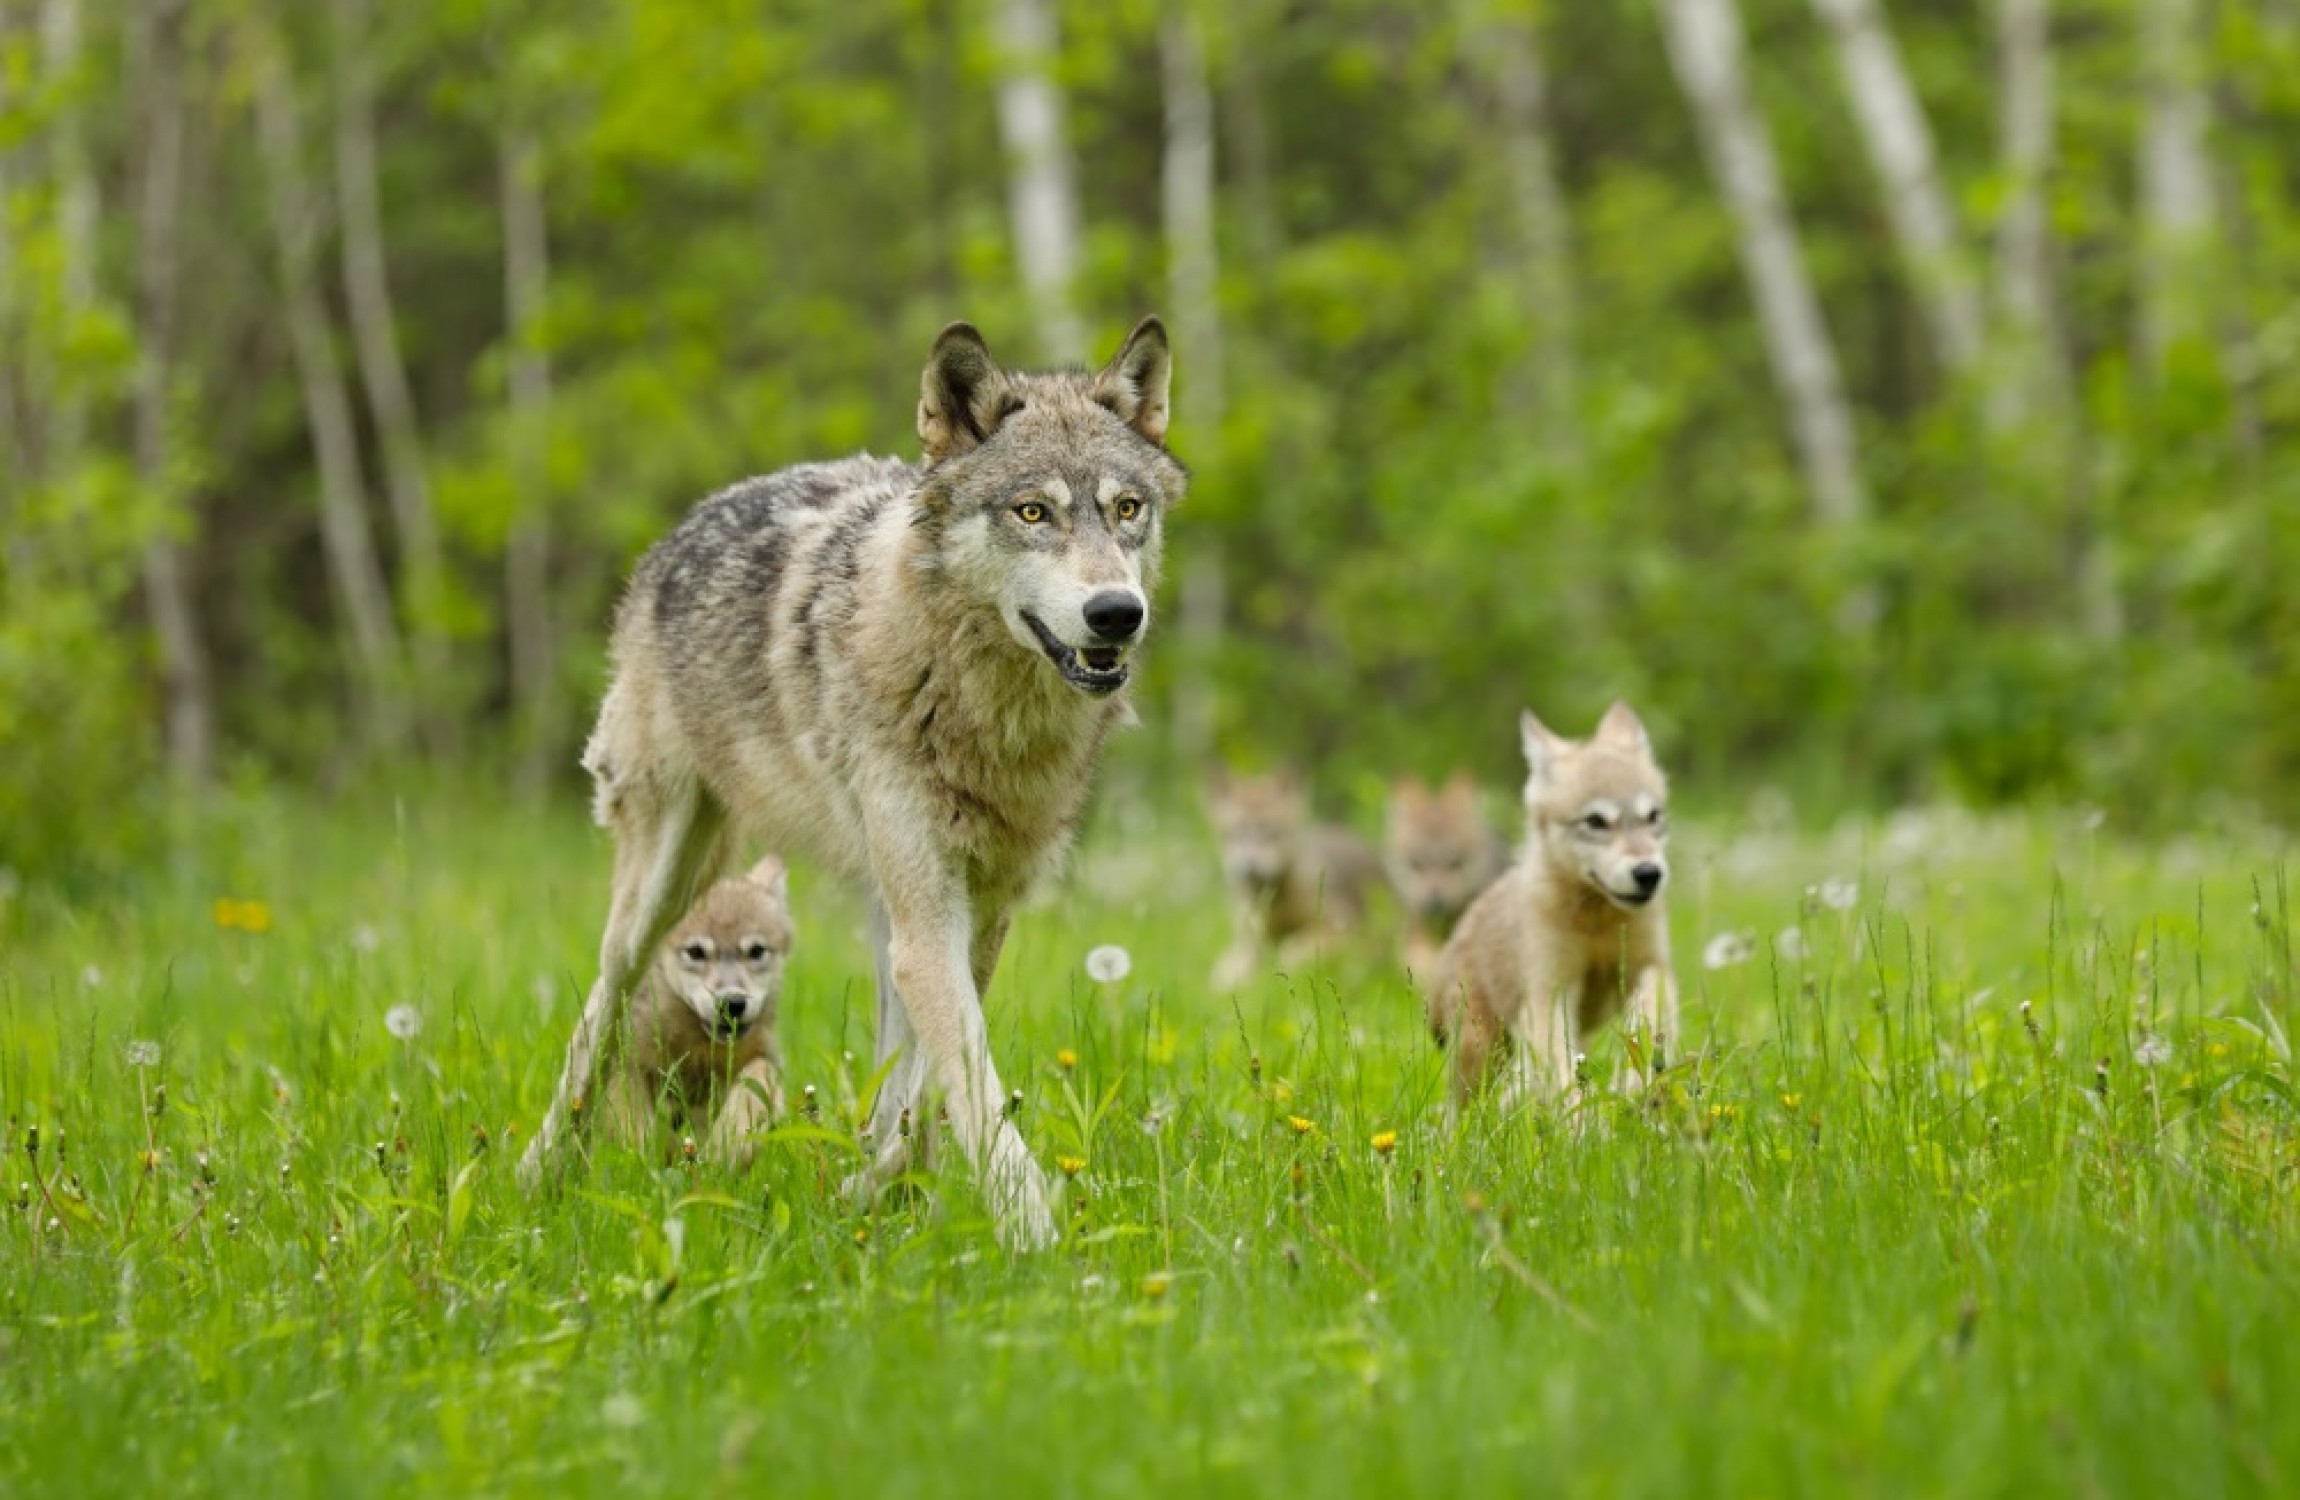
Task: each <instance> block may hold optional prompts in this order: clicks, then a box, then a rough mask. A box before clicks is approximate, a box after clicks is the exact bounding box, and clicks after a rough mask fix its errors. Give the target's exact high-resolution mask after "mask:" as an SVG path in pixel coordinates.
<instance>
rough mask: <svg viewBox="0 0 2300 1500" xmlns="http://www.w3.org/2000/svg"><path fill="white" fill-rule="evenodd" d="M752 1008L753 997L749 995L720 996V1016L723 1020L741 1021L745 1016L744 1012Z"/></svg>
mask: <svg viewBox="0 0 2300 1500" xmlns="http://www.w3.org/2000/svg"><path fill="white" fill-rule="evenodd" d="M750 1008H751V997H750V996H748V995H721V996H720V997H719V1016H720V1019H722V1020H727V1021H740V1020H741V1019H742V1018H743V1012H744V1011H746V1010H749V1009H750Z"/></svg>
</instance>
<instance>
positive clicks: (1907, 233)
mask: <svg viewBox="0 0 2300 1500" xmlns="http://www.w3.org/2000/svg"><path fill="white" fill-rule="evenodd" d="M1813 8H1814V9H1815V10H1817V11H1819V12H1820V13H1821V18H1822V19H1823V20H1824V21H1826V22H1827V23H1828V25H1829V30H1830V32H1831V34H1832V35H1833V36H1834V38H1835V40H1836V44H1837V65H1838V68H1839V70H1840V71H1841V72H1842V73H1843V74H1844V78H1845V92H1846V94H1847V96H1848V97H1849V98H1850V100H1851V102H1852V106H1853V117H1854V118H1855V119H1856V120H1857V121H1859V123H1860V130H1861V140H1862V143H1863V145H1865V146H1866V147H1867V149H1868V153H1869V161H1870V163H1871V165H1872V166H1874V167H1875V169H1876V173H1877V176H1878V178H1879V180H1880V181H1881V182H1882V184H1883V187H1884V195H1885V214H1886V218H1887V219H1888V221H1889V222H1890V223H1891V224H1892V229H1893V240H1894V243H1895V245H1896V246H1897V247H1898V249H1899V251H1900V256H1901V261H1902V264H1903V266H1904V267H1905V269H1906V272H1907V275H1908V277H1909V284H1910V286H1911V287H1912V289H1913V290H1914V291H1915V294H1916V298H1917V306H1918V307H1919V309H1920V310H1921V311H1922V313H1923V315H1924V320H1925V327H1926V331H1927V333H1928V334H1929V335H1930V338H1931V342H1932V346H1933V352H1934V354H1935V355H1936V356H1937V357H1938V358H1939V360H1940V362H1941V365H1942V367H1943V368H1944V369H1946V370H1947V371H1948V372H1949V373H1950V374H1951V375H1952V376H1961V375H1963V374H1964V373H1965V372H1966V371H1968V370H1970V369H1971V368H1972V366H1973V361H1974V360H1975V359H1977V358H1978V357H1979V355H1980V348H1981V299H1980V291H1979V288H1978V287H1977V286H1976V285H1975V283H1974V278H1973V273H1972V267H1971V265H1970V263H1969V262H1968V261H1967V259H1966V256H1965V250H1964V246H1963V244H1962V243H1961V241H1960V239H1959V237H1958V234H1957V223H1956V215H1955V214H1954V212H1952V211H1951V209H1950V207H1949V200H1948V195H1947V193H1946V192H1944V191H1943V190H1942V188H1941V179H1940V170H1939V167H1938V165H1937V162H1936V159H1935V157H1934V153H1933V131H1932V125H1931V123H1930V122H1929V121H1927V119H1926V118H1925V110H1924V106H1923V105H1922V104H1921V103H1919V102H1918V99H1917V91H1916V89H1915V88H1914V87H1913V86H1912V85H1911V84H1910V82H1909V74H1908V69H1907V68H1905V67H1903V66H1902V64H1901V52H1900V48H1899V47H1897V46H1896V45H1894V42H1893V34H1892V32H1891V30H1890V29H1888V28H1887V27H1886V25H1885V18H1884V14H1883V12H1882V10H1881V9H1880V7H1879V5H1878V3H1877V0H1813Z"/></svg>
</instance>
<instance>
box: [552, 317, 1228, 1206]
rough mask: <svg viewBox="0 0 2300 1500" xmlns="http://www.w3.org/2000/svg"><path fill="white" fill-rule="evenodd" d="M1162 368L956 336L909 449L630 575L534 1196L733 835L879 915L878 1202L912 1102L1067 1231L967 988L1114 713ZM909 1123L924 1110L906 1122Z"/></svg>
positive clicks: (802, 478) (1143, 548) (856, 461)
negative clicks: (915, 449) (800, 861)
mask: <svg viewBox="0 0 2300 1500" xmlns="http://www.w3.org/2000/svg"><path fill="white" fill-rule="evenodd" d="M1170 369H1171V361H1170V357H1169V354H1168V350H1167V344H1166V335H1165V331H1164V329H1163V328H1162V327H1161V326H1160V325H1159V323H1158V321H1157V319H1155V318H1147V319H1144V320H1143V322H1142V323H1141V324H1140V325H1139V326H1137V327H1136V328H1135V330H1134V332H1133V333H1132V334H1131V335H1129V336H1128V338H1127V340H1126V342H1125V344H1124V345H1123V346H1122V347H1121V348H1120V349H1119V351H1118V354H1117V356H1116V357H1115V358H1114V359H1112V360H1111V362H1110V363H1109V365H1107V366H1106V367H1104V368H1103V369H1102V370H1101V371H1100V372H1098V373H1092V374H1089V373H1087V372H1084V371H1067V372H1056V373H1051V374H1032V373H1027V372H1020V371H1010V370H1007V369H1004V368H1003V367H1001V366H1000V365H999V364H998V363H997V362H996V361H995V360H994V359H993V358H992V357H991V353H990V350H989V348H988V347H987V346H986V345H985V344H984V343H983V340H982V336H981V335H980V334H979V333H977V332H976V331H975V330H974V329H973V328H971V327H968V326H967V325H965V324H963V323H957V324H952V325H951V326H950V327H949V328H946V329H944V330H943V332H942V335H941V337H940V338H938V339H937V340H936V341H935V344H934V348H933V350H932V351H931V352H930V354H929V355H928V358H927V364H926V369H925V371H924V373H923V374H922V376H921V378H920V382H919V386H920V390H919V403H918V434H919V440H920V444H921V446H922V449H923V452H924V461H923V463H920V464H909V463H904V462H900V461H897V460H893V459H879V458H871V457H868V456H861V457H856V458H850V459H844V460H841V461H838V462H834V463H823V464H805V465H801V466H799V467H796V468H790V469H784V470H782V471H780V472H778V473H775V474H770V475H767V476H764V477H762V478H759V479H754V480H749V481H746V482H744V483H742V484H738V485H736V486H734V487H732V488H730V489H728V490H725V491H723V492H721V493H720V494H718V495H716V496H713V497H712V498H710V499H709V500H706V501H704V502H703V503H702V504H700V505H698V506H697V507H696V508H695V509H694V511H693V512H691V513H690V514H689V516H688V517H687V519H686V521H684V522H683V523H682V524H681V525H680V526H679V527H678V529H677V530H675V531H674V532H673V533H672V534H671V535H670V536H669V537H667V538H665V539H664V540H663V541H662V542H660V543H658V544H657V545H656V546H655V548H654V549H653V550H651V551H650V552H649V553H648V554H647V556H646V558H645V559H643V560H642V561H641V562H640V564H639V567H638V569H637V571H636V572H635V573H634V574H633V575H632V580H631V586H630V589H629V590H628V591H627V592H626V594H625V595H624V599H623V603H622V606H621V608H620V609H619V610H618V611H617V614H616V620H615V633H614V639H613V642H612V646H611V656H612V658H613V661H614V680H613V682H612V684H611V685H610V686H609V688H608V691H607V697H606V701H605V702H604V703H603V704H601V706H600V710H599V723H598V727H597V728H596V729H595V730H594V731H593V732H592V735H591V742H590V745H589V746H588V748H587V749H586V750H585V751H584V755H583V764H584V766H585V767H586V768H587V769H588V770H589V771H590V772H591V775H592V779H593V781H594V782H595V783H596V787H597V797H596V803H595V806H596V810H597V814H598V818H599V821H600V822H602V823H604V824H605V825H607V826H608V827H609V828H611V829H613V830H614V834H615V874H614V886H613V897H612V901H611V904H610V907H609V911H608V917H607V926H606V931H605V933H604V935H603V936H602V938H601V940H600V946H599V978H598V981H597V983H595V984H594V985H593V986H592V988H591V993H590V995H589V997H588V999H587V1000H586V1001H585V1003H584V1009H583V1015H582V1018H581V1020H580V1021H579V1022H578V1023H577V1025H576V1028H575V1034H574V1036H573V1038H572V1039H571V1040H570V1041H569V1043H568V1048H567V1061H566V1066H565V1068H564V1069H563V1070H562V1072H561V1074H560V1079H559V1086H558V1090H557V1092H556V1094H555V1095H554V1097H553V1099H552V1102H551V1107H550V1109H549V1111H548V1112H547V1113H546V1114H545V1115H544V1117H543V1121H542V1124H541V1125H540V1127H539V1128H538V1129H537V1131H536V1133H535V1137H534V1139H533V1141H532V1142H531V1143H530V1144H529V1147H528V1151H527V1155H526V1157H525V1158H524V1159H523V1160H522V1162H521V1175H522V1178H523V1180H525V1181H526V1182H528V1183H530V1184H534V1183H536V1182H539V1181H540V1180H541V1179H542V1177H543V1174H544V1171H545V1168H546V1166H547V1165H548V1164H549V1163H550V1162H551V1161H553V1160H554V1159H555V1157H556V1156H557V1154H558V1151H559V1147H560V1145H561V1143H562V1141H563V1140H564V1139H565V1137H566V1135H567V1133H568V1131H569V1129H570V1128H571V1127H572V1126H573V1125H574V1124H576V1123H578V1122H579V1121H580V1120H581V1119H582V1118H583V1111H582V1109H581V1105H582V1102H583V1100H584V1099H585V1096H586V1095H588V1094H589V1093H590V1091H591V1088H592V1086H593V1083H594V1081H595V1079H596V1075H597V1070H598V1066H599V1062H600V1057H601V1048H602V1046H603V1045H604V1044H605V1042H606V1040H607V1038H608V1037H610V1036H611V1035H612V1034H613V1030H614V1026H615V1023H616V1020H617V1018H618V1016H619V1015H620V1013H621V1010H622V1007H623V1002H624V997H625V995H626V994H627V993H628V991H629V989H630V987H631V985H632V983H633V981H634V980H635V979H636V977H637V976H638V973H639V970H640V968H641V966H642V965H643V964H644V963H645V962H646V960H647V958H648V957H649V955H651V954H652V953H653V952H654V948H655V944H656V943H657V942H658V941H660V939H661V937H662V935H663V933H664V932H665V930H667V929H668V927H669V926H670V924H671V922H672V920H673V918H675V917H676V916H677V914H678V913H679V911H680V910H681V909H682V908H683V907H684V906H685V905H686V902H687V900H688V898H689V896H691V895H692V893H693V892H694V891H695V890H697V889H698V888H699V887H700V886H701V885H702V884H704V883H705V882H707V881H708V880H709V879H710V877H711V875H712V874H713V873H714V872H715V871H716V870H717V869H718V868H719V864H720V860H721V850H722V847H723V843H724V839H723V834H724V833H725V831H726V830H727V829H728V828H729V827H730V825H731V826H733V827H737V828H740V829H742V830H744V831H745V832H748V833H751V834H753V835H755V836H756V837H758V838H759V839H760V840H761V841H762V842H764V843H766V844H767V845H769V846H770V847H773V848H776V849H780V850H783V851H785V852H787V853H800V852H808V853H812V854H813V855H814V856H816V857H817V858H818V859H819V860H820V861H821V862H822V863H823V864H824V865H825V866H827V867H828V868H829V869H830V870H832V871H834V872H836V873H838V874H841V875H844V876H846V877H847V878H848V879H850V880H852V881H853V882H854V883H855V884H857V885H858V886H860V887H861V888H862V889H863V890H864V891H865V892H867V893H868V895H869V896H870V898H871V903H872V933H873V937H874V940H875V946H876V948H877V961H878V965H877V966H878V1052H879V1059H880V1061H881V1062H882V1063H885V1062H887V1061H888V1060H889V1059H897V1060H896V1061H895V1062H894V1064H893V1066H892V1067H891V1069H890V1070H889V1071H888V1073H887V1075H886V1080H885V1082H884V1084H883V1085H882V1086H881V1088H880V1090H879V1095H878V1098H877V1100H876V1102H875V1104H874V1107H873V1110H872V1116H871V1132H872V1137H873V1139H874V1140H876V1141H877V1142H878V1143H879V1149H878V1154H877V1155H876V1157H875V1159H874V1160H873V1161H872V1163H871V1164H870V1166H869V1167H868V1169H867V1170H865V1171H864V1172H863V1173H861V1174H860V1175H859V1176H858V1177H857V1178H856V1179H855V1180H854V1181H853V1182H851V1183H850V1184H849V1187H850V1190H851V1191H852V1193H853V1194H854V1195H855V1196H856V1197H857V1198H863V1199H867V1198H868V1197H869V1196H870V1195H871V1194H872V1193H873V1192H875V1191H876V1189H877V1188H878V1187H879V1186H880V1185H882V1184H883V1183H884V1182H886V1181H888V1180H890V1179H891V1178H892V1177H893V1176H895V1175H897V1174H899V1173H901V1172H902V1171H903V1170H904V1168H905V1167H906V1165H907V1163H908V1161H909V1159H910V1158H909V1152H910V1142H909V1139H908V1138H907V1137H906V1136H905V1135H904V1134H903V1133H902V1132H900V1131H899V1130H898V1129H897V1128H896V1127H897V1122H898V1121H899V1119H900V1118H901V1117H902V1115H904V1114H905V1113H907V1112H910V1111H913V1110H919V1109H921V1107H922V1104H923V1096H924V1095H925V1093H926V1092H927V1091H928V1089H929V1088H930V1086H931V1088H932V1089H933V1090H935V1091H937V1092H939V1093H940V1094H941V1095H942V1096H943V1099H944V1102H945V1104H946V1106H947V1109H948V1113H949V1118H950V1122H951V1125H952V1128H953V1132H954V1134H955V1135H956V1137H957V1140H958V1143H959V1145H960V1147H961V1149H962V1150H963V1151H964V1153H965V1155H966V1157H967V1158H968V1160H970V1161H971V1162H973V1163H974V1165H975V1167H976V1169H977V1170H978V1172H979V1173H980V1175H981V1178H982V1182H983V1186H984V1190H985V1193H986V1196H987V1197H988V1198H989V1200H990V1204H991V1206H992V1208H993V1210H994V1213H995V1216H996V1221H997V1226H998V1230H999V1233H1000V1235H1001V1237H1002V1238H1003V1239H1004V1240H1005V1241H1006V1242H1007V1243H1008V1244H1009V1245H1012V1246H1015V1247H1018V1248H1029V1247H1036V1246H1042V1245H1045V1244H1047V1243H1049V1242H1050V1241H1052V1240H1053V1238H1054V1237H1055V1227H1054V1219H1053V1214H1052V1211H1051V1209H1050V1208H1049V1206H1048V1192H1047V1184H1046V1178H1045V1174H1044V1173H1043V1172H1042V1171H1041V1170H1040V1168H1039V1167H1038V1165H1037V1163H1036V1162H1035V1161H1034V1160H1032V1158H1031V1155H1030V1152H1029V1150H1028V1148H1027V1147H1026V1146H1025V1145H1024V1144H1023V1141H1022V1137H1021V1135H1020V1134H1019V1133H1018V1132H1017V1131H1016V1129H1015V1127H1014V1125H1013V1123H1012V1122H1011V1121H1009V1120H1008V1119H1007V1118H1006V1111H1005V1108H1004V1105H1005V1102H1006V1096H1005V1092H1004V1089H1003V1086H1002V1085H1001V1083H1000V1081H999V1075H998V1070H997V1068H996V1066H995V1065H994V1064H993V1062H992V1060H991V1056H990V1040H989V1029H988V1026H987V1025H986V1023H985V1021H984V1017H983V1009H982V997H983V993H984V991H985V990H986V989H987V988H988V986H989V984H990V978H991V973H992V971H993V970H994V969H995V968H996V967H997V964H998V953H999V948H1000V945H1001V944H1002V943H1003V942H1004V941H1005V938H1006V930H1007V923H1008V919H1009V917H1010V915H1011V914H1012V912H1013V910H1014V907H1015V904H1016V903H1017V902H1018V901H1019V900H1020V899H1021V897H1022V895H1023V894H1024V892H1025V891H1026V890H1027V889H1028V888H1029V887H1030V886H1031V884H1032V883H1033V882H1034V881H1036V880H1037V879H1038V878H1039V877H1041V876H1042V875H1044V874H1046V873H1047V872H1048V871H1050V870H1051V869H1052V868H1053V867H1054V866H1055V865H1056V864H1058V863H1059V861H1060V859H1061V856H1062V853H1063V850H1064V847H1065V846H1066V844H1067V843H1068V841H1069V838H1070V835H1071V832H1072V830H1073V829H1074V828H1075V827H1076V826H1077V823H1078V820H1079V817H1080V815H1081V813H1082V811H1083V809H1084V806H1085V803H1086V796H1087V791H1088V789H1089V787H1090V785H1091V783H1092V778H1093V771H1094V766H1095V762H1096V760H1097V758H1098V756H1099V754H1100V752H1101V748H1102V743H1103V741H1104V739H1105V738H1106V737H1107V736H1108V735H1109V734H1110V732H1111V731H1112V730H1113V729H1114V728H1116V727H1117V726H1118V725H1119V724H1120V723H1122V722H1124V721H1125V720H1126V719H1127V717H1128V716H1129V714H1130V713H1131V709H1130V706H1129V703H1128V700H1127V696H1126V692H1125V689H1126V686H1127V683H1128V680H1129V674H1130V672H1131V661H1130V656H1129V652H1130V651H1131V650H1132V648H1133V647H1134V646H1135V645H1137V644H1139V642H1140V641H1141V639H1142V637H1143V636H1144V635H1145V634H1146V632H1147V626H1148V599H1149V595H1150V592H1151V589H1152V587H1153V585H1154V583H1155V581H1156V578H1157V572H1158V561H1159V555H1160V548H1161V537H1162V534H1163V533H1162V529H1161V528H1162V525H1163V519H1164V515H1165V512H1166V510H1167V508H1168V507H1170V506H1171V505H1173V504H1174V503H1176V502H1177V501H1179V500H1180V499H1181V497H1182V493H1183V491H1184V489H1185V488H1186V484H1187V478H1186V475H1185V473H1184V471H1183V468H1182V466H1181V465H1180V464H1179V463H1178V462H1176V461H1175V460H1174V459H1173V457H1172V456H1170V455H1169V454H1168V453H1167V452H1166V449H1165V438H1166V418H1167V409H1168V399H1167V392H1168V381H1169V372H1170ZM922 1113H923V1112H922Z"/></svg>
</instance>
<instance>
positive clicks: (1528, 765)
mask: <svg viewBox="0 0 2300 1500" xmlns="http://www.w3.org/2000/svg"><path fill="white" fill-rule="evenodd" d="M1517 742H1518V744H1519V745H1520V746H1521V747H1522V748H1523V749H1524V751H1525V770H1526V780H1527V781H1528V783H1533V782H1542V781H1547V780H1548V779H1549V768H1550V765H1551V763H1552V762H1554V761H1555V760H1556V759H1557V752H1558V750H1559V749H1560V748H1561V745H1562V743H1563V742H1562V741H1560V740H1559V739H1558V737H1557V736H1556V735H1554V734H1552V733H1550V730H1549V726H1548V725H1547V724H1544V723H1542V722H1541V720H1539V719H1537V718H1535V717H1534V716H1533V710H1532V709H1530V708H1528V709H1521V710H1520V711H1519V712H1518V716H1517Z"/></svg>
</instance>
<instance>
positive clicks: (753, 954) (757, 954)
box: [743, 938, 767, 963]
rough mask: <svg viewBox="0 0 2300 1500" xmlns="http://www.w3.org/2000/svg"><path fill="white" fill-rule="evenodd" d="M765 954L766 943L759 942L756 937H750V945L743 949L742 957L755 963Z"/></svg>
mask: <svg viewBox="0 0 2300 1500" xmlns="http://www.w3.org/2000/svg"><path fill="white" fill-rule="evenodd" d="M766 956H767V945H766V944H765V943H762V942H760V941H759V940H758V939H757V938H752V939H751V942H750V946H749V947H747V948H745V949H744V950H743V957H745V958H747V959H749V960H750V961H751V962H752V963H757V962H759V961H760V960H761V959H763V958H765V957H766Z"/></svg>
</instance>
